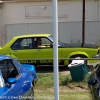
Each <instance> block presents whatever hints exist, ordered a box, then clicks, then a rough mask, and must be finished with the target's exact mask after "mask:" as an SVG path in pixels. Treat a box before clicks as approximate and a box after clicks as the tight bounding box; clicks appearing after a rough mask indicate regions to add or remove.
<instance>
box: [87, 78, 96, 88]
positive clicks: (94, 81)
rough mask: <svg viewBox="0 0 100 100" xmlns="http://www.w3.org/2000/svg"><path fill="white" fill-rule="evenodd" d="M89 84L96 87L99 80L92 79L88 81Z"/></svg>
mask: <svg viewBox="0 0 100 100" xmlns="http://www.w3.org/2000/svg"><path fill="white" fill-rule="evenodd" d="M88 84H89V85H92V86H94V85H96V84H97V80H96V79H94V78H90V79H89V80H88Z"/></svg>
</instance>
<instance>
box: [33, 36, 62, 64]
mask: <svg viewBox="0 0 100 100" xmlns="http://www.w3.org/2000/svg"><path fill="white" fill-rule="evenodd" d="M41 39H42V46H46V47H41V48H38V47H37V48H36V49H35V50H34V53H35V59H37V61H38V63H40V64H47V65H48V64H53V46H51V47H49V46H50V44H51V41H50V40H49V39H48V38H46V37H41ZM52 45H53V43H52ZM58 56H59V58H62V53H61V48H58ZM59 62H60V61H59Z"/></svg>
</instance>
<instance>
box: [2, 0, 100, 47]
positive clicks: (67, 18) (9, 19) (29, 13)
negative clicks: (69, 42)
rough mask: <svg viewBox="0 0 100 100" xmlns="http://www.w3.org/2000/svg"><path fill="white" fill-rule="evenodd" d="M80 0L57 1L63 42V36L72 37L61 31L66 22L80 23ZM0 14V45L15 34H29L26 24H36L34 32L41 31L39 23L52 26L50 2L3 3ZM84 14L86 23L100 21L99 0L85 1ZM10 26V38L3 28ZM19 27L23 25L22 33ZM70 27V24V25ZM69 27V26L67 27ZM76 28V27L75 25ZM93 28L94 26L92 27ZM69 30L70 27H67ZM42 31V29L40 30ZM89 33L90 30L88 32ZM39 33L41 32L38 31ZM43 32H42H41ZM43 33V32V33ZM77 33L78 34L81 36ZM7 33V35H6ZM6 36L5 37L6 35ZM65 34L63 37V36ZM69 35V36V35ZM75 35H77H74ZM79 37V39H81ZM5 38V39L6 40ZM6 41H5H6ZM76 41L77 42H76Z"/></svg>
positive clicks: (6, 30)
mask: <svg viewBox="0 0 100 100" xmlns="http://www.w3.org/2000/svg"><path fill="white" fill-rule="evenodd" d="M43 6H44V7H46V9H43ZM82 6H83V5H82V0H68V1H58V20H59V22H61V23H62V24H61V29H60V33H59V34H60V36H62V35H61V34H63V36H62V37H61V39H64V41H65V37H64V36H65V35H66V36H70V37H74V36H73V35H72V34H71V33H70V31H71V30H70V31H68V33H67V32H66V31H67V30H68V28H65V29H67V30H65V29H64V30H63V27H66V26H64V25H65V24H63V22H64V23H68V22H72V23H77V22H82ZM1 10H2V14H1V15H0V16H2V19H0V21H1V20H2V24H0V25H1V26H2V28H1V30H0V31H1V33H2V34H3V38H4V39H3V42H1V44H2V45H3V44H5V42H7V41H8V40H9V39H10V38H11V37H13V36H15V35H18V34H17V33H18V32H19V33H20V32H22V33H20V34H23V33H27V32H29V29H26V24H29V25H30V26H31V25H33V24H34V25H35V23H38V25H37V28H34V29H35V30H34V32H38V29H41V25H39V23H48V24H49V23H51V24H52V2H50V1H48V2H24V3H4V4H3V7H2V8H1ZM85 11H86V14H85V18H86V21H92V22H93V21H100V0H86V10H85ZM8 25H9V27H10V26H11V28H10V29H11V30H10V31H12V30H13V35H12V36H11V35H10V33H11V34H12V32H10V33H9V32H8V31H9V30H8V28H7V29H6V27H5V26H7V27H8ZM18 25H19V26H20V25H23V26H21V27H23V31H21V30H22V29H21V30H18V31H16V30H17V29H19V28H18V27H19V26H18ZM71 25H72V24H71ZM44 26H45V25H44ZM69 26H70V25H69ZM72 26H73V25H72ZM77 26H78V25H77ZM93 27H94V26H93ZM69 28H70V29H71V26H70V27H69ZM78 28H79V27H76V28H75V29H76V30H77V31H78ZM48 29H49V28H48ZM42 30H43V29H42ZM44 30H45V29H44ZM87 30H88V29H87ZM89 31H90V32H89V33H91V30H89ZM40 32H41V31H40ZM42 32H43V31H42ZM44 32H45V31H44ZM48 32H52V26H51V27H50V31H48ZM80 32H81V31H79V33H78V34H80V35H81V34H82V33H80ZM8 33H9V34H8ZM6 34H7V35H6ZM64 34H65V35H64ZM67 34H69V35H67ZM70 34H71V35H70ZM74 34H77V33H74ZM80 35H77V36H79V38H80V39H81V37H80ZM6 36H7V39H6ZM9 36H10V37H9ZM6 40H7V41H6ZM76 41H77V40H76Z"/></svg>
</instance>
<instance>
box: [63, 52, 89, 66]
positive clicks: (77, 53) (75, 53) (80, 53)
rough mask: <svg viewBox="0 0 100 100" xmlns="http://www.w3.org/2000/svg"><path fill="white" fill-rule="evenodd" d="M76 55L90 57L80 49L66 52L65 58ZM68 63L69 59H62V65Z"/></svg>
mask: <svg viewBox="0 0 100 100" xmlns="http://www.w3.org/2000/svg"><path fill="white" fill-rule="evenodd" d="M75 55H76V56H77V55H84V56H86V57H87V58H90V56H89V55H88V54H87V53H86V52H81V51H76V52H72V53H70V54H68V55H67V56H66V57H65V58H71V57H72V56H75ZM68 64H69V60H65V61H64V65H68Z"/></svg>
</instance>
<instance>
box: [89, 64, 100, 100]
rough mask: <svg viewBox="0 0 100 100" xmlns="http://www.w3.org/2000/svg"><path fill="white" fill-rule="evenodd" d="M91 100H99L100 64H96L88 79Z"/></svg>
mask: <svg viewBox="0 0 100 100" xmlns="http://www.w3.org/2000/svg"><path fill="white" fill-rule="evenodd" d="M88 86H89V89H90V97H91V100H100V64H97V65H96V66H95V67H94V68H93V70H92V74H91V75H90V77H89V79H88Z"/></svg>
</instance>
